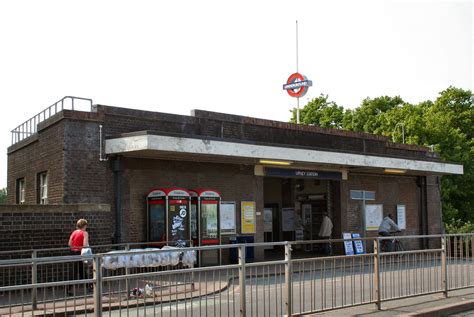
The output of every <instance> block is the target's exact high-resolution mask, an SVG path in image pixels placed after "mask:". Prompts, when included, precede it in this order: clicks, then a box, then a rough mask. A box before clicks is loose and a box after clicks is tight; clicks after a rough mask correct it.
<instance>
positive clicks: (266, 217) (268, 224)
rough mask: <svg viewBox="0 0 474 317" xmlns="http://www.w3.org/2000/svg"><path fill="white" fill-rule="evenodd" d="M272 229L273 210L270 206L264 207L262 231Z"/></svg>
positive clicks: (270, 230)
mask: <svg viewBox="0 0 474 317" xmlns="http://www.w3.org/2000/svg"><path fill="white" fill-rule="evenodd" d="M272 231H273V210H272V208H265V209H264V210H263V232H272Z"/></svg>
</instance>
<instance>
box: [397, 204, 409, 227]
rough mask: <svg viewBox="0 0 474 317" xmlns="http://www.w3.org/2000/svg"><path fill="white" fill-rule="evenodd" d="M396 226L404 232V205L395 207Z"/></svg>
mask: <svg viewBox="0 0 474 317" xmlns="http://www.w3.org/2000/svg"><path fill="white" fill-rule="evenodd" d="M397 225H398V228H400V230H405V229H406V228H407V219H406V207H405V205H397Z"/></svg>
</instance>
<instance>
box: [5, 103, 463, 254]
mask: <svg viewBox="0 0 474 317" xmlns="http://www.w3.org/2000/svg"><path fill="white" fill-rule="evenodd" d="M75 100H76V98H73V97H66V98H65V99H63V100H61V101H60V102H58V103H56V104H54V105H53V106H51V107H49V108H48V109H46V110H44V111H43V112H42V113H43V118H41V113H40V115H39V116H35V117H33V118H32V119H30V120H28V121H26V122H25V123H23V124H22V125H20V126H19V127H18V128H16V129H14V130H13V131H12V145H11V146H10V147H9V148H8V188H7V189H8V204H10V205H15V204H23V205H25V206H32V205H49V206H52V207H54V206H55V205H62V206H67V205H78V204H79V205H80V204H97V205H108V206H110V208H109V209H110V212H109V213H107V216H106V218H105V219H102V222H101V224H100V225H99V224H98V223H96V224H95V227H96V228H95V229H93V228H94V224H93V223H92V225H91V230H97V234H96V235H95V236H96V237H97V236H98V235H101V237H102V238H101V242H109V243H111V242H124V241H126V242H142V241H147V239H150V234H149V231H150V218H149V210H148V208H149V206H148V204H147V195H148V194H149V193H150V192H151V191H152V190H154V189H157V188H181V189H212V190H213V191H215V192H218V193H219V195H220V200H221V203H223V204H225V206H226V212H227V214H226V216H225V219H221V220H220V224H222V221H223V220H225V221H226V224H225V228H221V229H225V230H221V233H222V234H221V236H220V240H221V243H228V242H229V240H232V239H233V238H235V237H240V236H245V237H250V238H251V239H249V240H247V241H252V240H253V241H255V242H264V241H286V240H311V239H318V234H319V229H320V226H321V221H322V219H323V216H325V215H327V216H329V218H330V219H331V220H332V223H333V226H334V227H333V230H332V238H341V237H342V234H343V233H345V232H348V233H359V234H361V236H376V235H377V231H376V227H378V223H379V221H381V217H382V216H385V215H387V214H388V213H391V214H392V215H394V216H395V218H396V220H397V221H398V222H399V224H400V225H401V226H403V227H404V228H405V231H406V234H438V233H441V232H442V220H441V203H440V177H441V176H442V175H446V174H462V173H463V167H462V165H459V164H453V163H448V162H443V161H441V160H440V159H439V157H438V156H437V154H436V153H434V152H431V151H430V149H429V148H426V147H421V146H416V145H408V144H400V143H394V142H392V141H391V140H390V139H389V138H387V137H384V136H379V135H372V134H367V133H359V132H349V131H343V130H338V129H326V128H320V127H316V126H308V125H297V124H292V123H287V122H278V121H272V120H265V119H258V118H252V117H244V116H237V115H231V114H225V113H217V112H209V111H203V110H192V111H191V115H189V116H185V115H175V114H169V113H162V112H151V111H141V110H135V109H126V108H118V107H112V106H105V105H97V104H93V103H92V101H90V108H88V109H87V110H86V111H78V110H77V109H75V108H74V107H70V109H66V107H64V106H63V104H64V102H65V101H72V102H74V101H75ZM72 104H74V103H72ZM17 208H21V207H19V206H18V207H17ZM25 208H26V207H25ZM43 208H47V207H43ZM222 211H223V210H222ZM97 212H100V211H97ZM198 217H199V216H198ZM71 221H73V220H72V219H71ZM244 222H245V223H244ZM99 226H100V230H98V229H99V228H97V227H99ZM68 228H70V225H69V227H68ZM65 231H66V232H67V234H69V229H67V230H66V229H65ZM224 231H225V232H224ZM91 239H92V243H94V240H93V239H94V235H91ZM255 256H256V257H257V258H258V257H261V256H262V254H259V253H258V252H257V254H255Z"/></svg>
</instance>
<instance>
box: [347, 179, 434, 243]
mask: <svg viewBox="0 0 474 317" xmlns="http://www.w3.org/2000/svg"><path fill="white" fill-rule="evenodd" d="M342 183H343V185H342V186H343V188H344V189H343V190H342V191H341V194H342V197H341V204H342V205H343V206H344V208H343V210H342V213H344V209H345V210H347V217H342V219H343V226H342V229H343V230H346V231H349V232H361V228H362V215H363V211H362V201H361V200H352V199H350V192H349V191H350V190H365V191H374V192H375V200H374V201H366V204H367V205H368V204H382V205H383V213H384V216H386V215H387V214H389V213H391V214H392V215H393V216H394V217H395V216H396V214H397V213H396V205H397V204H404V205H405V206H406V224H407V229H406V231H405V234H419V232H420V223H419V221H420V218H419V217H420V215H419V211H420V202H419V200H420V198H419V187H418V185H417V178H416V177H410V176H389V175H387V176H385V175H383V176H381V175H374V176H371V175H362V174H359V175H358V174H353V173H350V174H349V179H348V180H347V181H343V182H342ZM435 221H439V219H436V220H435ZM368 236H377V231H370V232H368Z"/></svg>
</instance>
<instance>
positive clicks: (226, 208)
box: [221, 201, 237, 234]
mask: <svg viewBox="0 0 474 317" xmlns="http://www.w3.org/2000/svg"><path fill="white" fill-rule="evenodd" d="M236 227H237V226H236V224H235V201H223V202H221V234H236V233H237V230H236Z"/></svg>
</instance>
